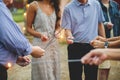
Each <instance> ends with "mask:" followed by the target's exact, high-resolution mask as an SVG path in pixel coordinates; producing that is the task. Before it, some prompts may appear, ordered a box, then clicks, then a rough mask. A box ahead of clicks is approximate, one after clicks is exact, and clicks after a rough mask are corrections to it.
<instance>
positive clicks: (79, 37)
mask: <svg viewBox="0 0 120 80" xmlns="http://www.w3.org/2000/svg"><path fill="white" fill-rule="evenodd" d="M103 21H104V16H103V13H102V10H101V7H100V4H99V2H98V1H97V0H88V2H87V3H86V4H82V3H80V2H79V1H78V0H73V1H72V2H71V3H69V4H68V5H67V6H65V8H64V12H63V16H62V23H61V26H62V27H63V28H65V29H70V30H71V31H72V34H73V37H74V42H80V43H89V42H90V41H91V40H93V39H94V38H95V37H96V36H98V24H99V23H101V22H103Z"/></svg>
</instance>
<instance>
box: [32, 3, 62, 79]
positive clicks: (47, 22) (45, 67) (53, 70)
mask: <svg viewBox="0 0 120 80" xmlns="http://www.w3.org/2000/svg"><path fill="white" fill-rule="evenodd" d="M35 3H36V5H38V3H37V2H36V1H35ZM55 23H56V14H55V11H54V12H53V13H52V14H51V15H49V16H48V15H46V14H45V13H44V12H42V10H41V8H40V6H39V5H38V9H37V12H36V17H35V21H34V25H33V26H34V29H35V30H36V31H38V32H40V33H43V34H44V35H47V36H48V37H49V40H48V41H47V42H42V41H41V39H40V38H37V37H34V38H33V45H37V46H40V47H41V48H43V49H45V55H44V56H42V57H41V58H32V80H60V51H59V43H58V41H57V39H56V38H55V37H54V30H55Z"/></svg>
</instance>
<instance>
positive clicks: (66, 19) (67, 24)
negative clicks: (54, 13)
mask: <svg viewBox="0 0 120 80" xmlns="http://www.w3.org/2000/svg"><path fill="white" fill-rule="evenodd" d="M70 20H71V19H70V13H69V9H68V8H66V7H65V8H64V11H63V15H62V21H61V27H62V28H64V29H71V21H70Z"/></svg>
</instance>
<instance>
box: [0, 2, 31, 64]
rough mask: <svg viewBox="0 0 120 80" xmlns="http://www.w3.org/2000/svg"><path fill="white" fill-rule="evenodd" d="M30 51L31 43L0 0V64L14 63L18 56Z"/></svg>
mask: <svg viewBox="0 0 120 80" xmlns="http://www.w3.org/2000/svg"><path fill="white" fill-rule="evenodd" d="M31 52H32V48H31V44H30V43H29V41H28V40H27V39H26V37H25V36H24V35H23V34H22V32H21V31H20V28H19V26H18V25H17V24H16V23H15V22H14V21H13V19H12V16H11V13H10V11H9V9H8V8H7V7H6V5H5V4H4V3H3V2H2V1H0V64H3V65H6V64H7V63H8V62H10V63H13V64H14V63H15V62H16V59H17V58H18V56H24V55H28V54H30V53H31Z"/></svg>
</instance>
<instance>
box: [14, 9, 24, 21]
mask: <svg viewBox="0 0 120 80" xmlns="http://www.w3.org/2000/svg"><path fill="white" fill-rule="evenodd" d="M23 14H24V9H17V10H16V11H15V12H12V15H13V19H14V20H15V21H16V22H23V21H24V15H23Z"/></svg>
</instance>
